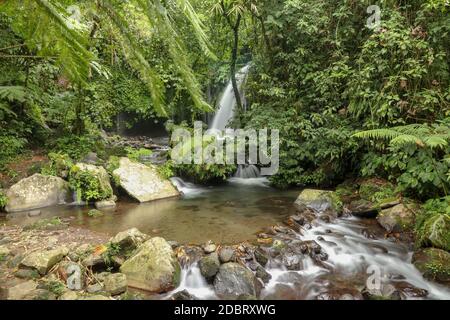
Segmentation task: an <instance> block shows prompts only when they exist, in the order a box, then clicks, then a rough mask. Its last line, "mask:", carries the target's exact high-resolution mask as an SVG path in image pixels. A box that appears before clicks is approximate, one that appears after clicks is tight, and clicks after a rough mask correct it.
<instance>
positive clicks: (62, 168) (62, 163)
mask: <svg viewBox="0 0 450 320" xmlns="http://www.w3.org/2000/svg"><path fill="white" fill-rule="evenodd" d="M48 158H49V162H48V163H47V164H46V165H44V167H43V168H42V169H41V173H42V174H43V175H47V176H57V177H62V178H66V177H67V175H68V174H69V171H70V168H71V167H72V166H73V162H72V159H71V158H70V157H69V156H68V155H67V154H62V153H53V152H51V153H49V154H48Z"/></svg>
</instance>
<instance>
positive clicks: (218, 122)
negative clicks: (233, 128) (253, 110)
mask: <svg viewBox="0 0 450 320" xmlns="http://www.w3.org/2000/svg"><path fill="white" fill-rule="evenodd" d="M249 69H250V64H248V65H246V66H245V67H243V68H242V69H241V70H239V71H238V72H237V74H236V82H237V85H238V88H239V90H241V88H242V85H243V84H244V82H245V79H246V78H247V75H248V71H249ZM235 107H236V97H235V95H234V90H233V84H232V82H231V80H230V82H229V83H228V85H227V87H226V88H225V90H224V92H223V94H222V99H221V100H220V103H219V110H218V111H217V113H216V115H215V116H214V119H213V121H212V124H211V126H210V129H212V130H225V128H226V126H227V125H228V123H229V122H230V120H231V119H233V117H234V113H235V110H234V108H235Z"/></svg>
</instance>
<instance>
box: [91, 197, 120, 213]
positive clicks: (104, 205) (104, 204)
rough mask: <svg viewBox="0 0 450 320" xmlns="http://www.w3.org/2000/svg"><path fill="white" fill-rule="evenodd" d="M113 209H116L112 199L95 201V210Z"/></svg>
mask: <svg viewBox="0 0 450 320" xmlns="http://www.w3.org/2000/svg"><path fill="white" fill-rule="evenodd" d="M115 207H116V201H115V200H114V199H113V198H111V199H107V200H101V201H97V202H96V203H95V208H97V209H99V210H100V209H113V208H115Z"/></svg>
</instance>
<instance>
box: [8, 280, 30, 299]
mask: <svg viewBox="0 0 450 320" xmlns="http://www.w3.org/2000/svg"><path fill="white" fill-rule="evenodd" d="M36 289H37V282H35V281H31V280H30V281H27V282H22V283H20V284H18V285H16V286H14V287H12V288H9V289H8V298H7V299H8V300H23V299H24V298H25V297H26V296H27V295H29V294H30V293H31V292H33V291H34V290H36Z"/></svg>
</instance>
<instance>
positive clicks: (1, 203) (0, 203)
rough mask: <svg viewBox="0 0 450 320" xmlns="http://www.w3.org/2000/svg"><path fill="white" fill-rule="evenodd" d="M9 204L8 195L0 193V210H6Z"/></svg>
mask: <svg viewBox="0 0 450 320" xmlns="http://www.w3.org/2000/svg"><path fill="white" fill-rule="evenodd" d="M7 204H8V198H7V197H6V195H5V194H4V193H3V192H1V191H0V210H1V209H3V208H5V206H6V205H7Z"/></svg>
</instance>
